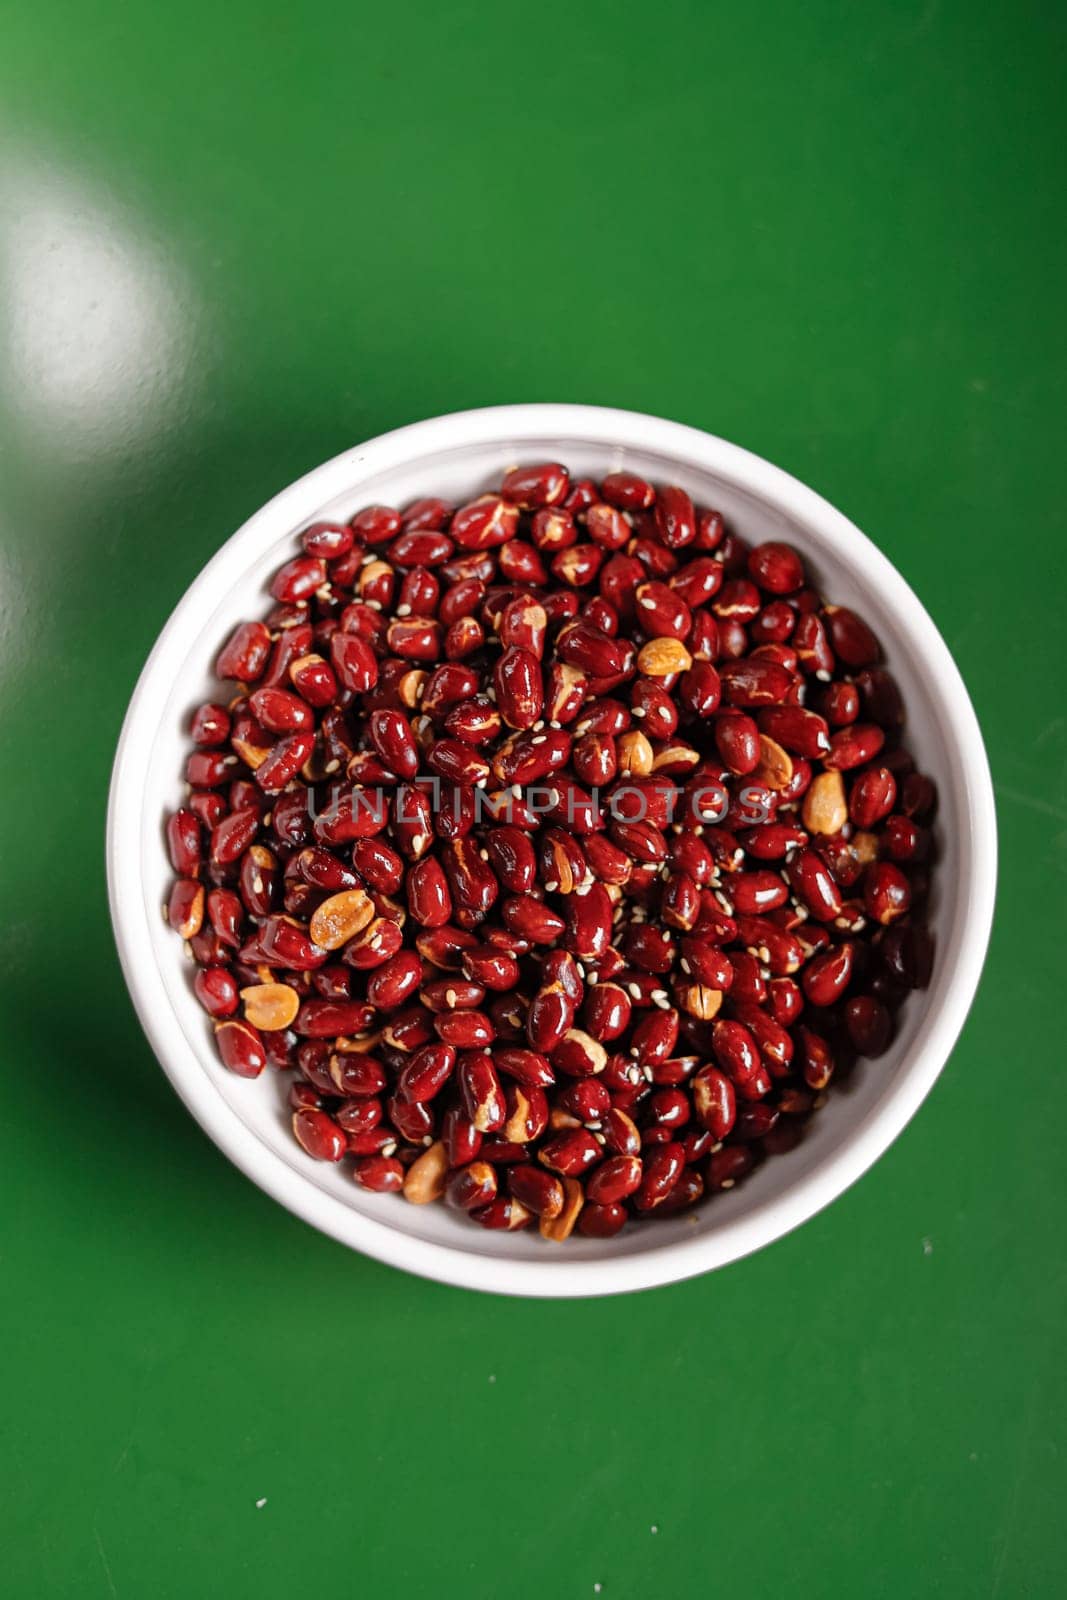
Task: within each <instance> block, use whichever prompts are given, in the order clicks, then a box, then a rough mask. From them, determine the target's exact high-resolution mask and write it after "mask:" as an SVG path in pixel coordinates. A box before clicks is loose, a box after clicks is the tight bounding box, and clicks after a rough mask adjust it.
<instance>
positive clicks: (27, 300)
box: [0, 0, 1067, 1600]
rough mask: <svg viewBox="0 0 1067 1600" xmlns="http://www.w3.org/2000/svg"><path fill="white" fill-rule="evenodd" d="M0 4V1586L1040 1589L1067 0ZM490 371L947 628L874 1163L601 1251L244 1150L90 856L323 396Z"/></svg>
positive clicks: (1059, 1300) (1059, 773) (1054, 1114)
mask: <svg viewBox="0 0 1067 1600" xmlns="http://www.w3.org/2000/svg"><path fill="white" fill-rule="evenodd" d="M4 10H5V13H6V14H5V16H4V17H3V28H2V32H3V49H2V52H0V204H2V206H3V240H2V244H0V340H2V349H0V355H2V372H0V385H2V394H0V439H2V445H0V449H2V454H0V529H2V543H0V569H2V570H0V585H2V589H0V606H2V609H0V674H2V702H0V715H2V719H3V726H2V745H0V748H2V750H3V757H4V763H3V778H2V781H0V812H2V815H0V827H2V835H0V837H2V840H3V852H2V856H0V902H2V906H3V915H2V929H0V940H2V948H0V955H2V961H0V970H2V972H3V980H4V990H5V1004H4V1014H3V1025H2V1029H0V1040H2V1046H0V1049H2V1059H3V1066H4V1088H3V1100H2V1105H3V1109H2V1113H0V1123H2V1126H3V1130H4V1141H3V1143H4V1149H3V1154H2V1158H0V1160H2V1166H0V1171H2V1178H0V1185H2V1199H3V1204H2V1208H0V1274H2V1278H0V1282H2V1305H0V1341H2V1348H3V1350H4V1352H5V1362H4V1369H5V1371H4V1377H5V1382H4V1393H3V1406H2V1429H3V1435H2V1441H0V1451H2V1454H0V1462H2V1465H0V1548H2V1557H0V1562H2V1567H0V1571H2V1576H0V1591H2V1592H3V1593H4V1595H5V1596H8V1595H10V1596H12V1597H17V1600H22V1597H39V1596H49V1597H50V1596H58V1595H64V1596H65V1595H72V1596H73V1595H77V1596H79V1597H81V1596H89V1595H101V1596H104V1597H108V1596H121V1597H123V1600H125V1597H127V1596H138V1597H139V1596H152V1597H153V1600H155V1597H158V1600H167V1597H171V1596H181V1597H185V1596H190V1595H223V1594H226V1595H234V1596H246V1595H247V1596H255V1597H257V1600H269V1597H273V1596H283V1595H284V1596H292V1595H298V1594H299V1595H311V1594H316V1595H317V1594H322V1595H331V1594H352V1595H359V1596H367V1597H371V1600H377V1597H379V1596H382V1597H386V1596H392V1595H394V1594H402V1593H404V1594H431V1595H433V1594H438V1595H439V1594H444V1595H449V1596H451V1595H465V1596H478V1597H481V1596H497V1595H510V1596H513V1597H514V1600H527V1597H530V1600H533V1597H538V1600H540V1597H542V1596H545V1595H550V1596H578V1597H582V1596H589V1595H592V1594H594V1592H595V1589H594V1586H595V1585H596V1584H601V1585H602V1589H601V1593H602V1594H603V1596H604V1600H612V1597H613V1596H642V1597H644V1596H653V1597H660V1596H671V1597H676V1600H687V1597H689V1596H701V1597H704V1596H717V1595H723V1596H730V1597H736V1596H743V1597H748V1596H756V1597H761V1600H762V1597H764V1596H766V1597H775V1600H779V1597H785V1596H805V1597H806V1596H821V1595H827V1596H835V1597H836V1596H848V1597H852V1596H856V1595H864V1596H867V1595H871V1596H883V1595H884V1596H894V1597H896V1596H901V1595H904V1596H909V1595H922V1596H925V1595H945V1596H967V1597H970V1596H979V1595H981V1596H993V1597H1003V1596H1023V1595H1027V1596H1029V1595H1040V1596H1045V1595H1053V1594H1056V1593H1060V1592H1062V1588H1061V1584H1062V1576H1063V1575H1062V1566H1063V1558H1064V1555H1065V1546H1067V1539H1065V1531H1064V1530H1065V1527H1067V1517H1065V1516H1064V1514H1063V1508H1062V1499H1063V1494H1064V1490H1065V1488H1067V1483H1065V1475H1064V1470H1063V1448H1064V1447H1063V1443H1062V1415H1063V1402H1064V1388H1065V1384H1064V1362H1063V1359H1062V1354H1061V1347H1062V1324H1063V1317H1064V1311H1065V1303H1064V1301H1065V1296H1064V1288H1065V1273H1064V1261H1063V1244H1062V1241H1063V1225H1064V1220H1065V1183H1064V1161H1063V1155H1062V1130H1063V1126H1064V1115H1065V1112H1067V1091H1065V1079H1064V1073H1063V1065H1064V1062H1063V1054H1064V1052H1063V1021H1062V1016H1063V1013H1062V992H1063V984H1062V975H1061V970H1060V964H1061V960H1062V950H1063V915H1062V913H1063V893H1062V890H1063V874H1064V866H1065V863H1067V852H1065V848H1064V845H1065V839H1067V782H1065V759H1064V757H1065V748H1067V736H1065V728H1067V723H1065V719H1064V712H1063V703H1062V698H1061V693H1062V691H1061V685H1062V658H1061V660H1060V665H1059V670H1058V671H1054V670H1053V662H1052V659H1051V658H1052V656H1053V655H1054V654H1055V653H1056V652H1057V651H1058V650H1061V649H1062V640H1063V607H1064V601H1065V598H1067V596H1065V584H1064V556H1063V535H1064V526H1063V523H1064V519H1063V500H1064V493H1063V484H1062V455H1063V443H1062V440H1063V416H1064V408H1063V374H1064V371H1065V357H1067V351H1065V348H1064V344H1065V341H1064V320H1063V317H1062V314H1061V300H1062V286H1063V283H1064V281H1065V275H1067V261H1065V248H1064V246H1065V242H1067V230H1065V223H1064V207H1063V193H1064V150H1065V149H1067V140H1065V137H1064V136H1065V131H1067V130H1065V126H1064V123H1065V117H1064V111H1063V104H1064V84H1063V64H1064V49H1063V45H1064V40H1063V33H1064V22H1063V12H1062V10H1061V8H1059V7H1057V6H1054V5H1052V4H1047V5H1039V4H1021V5H1018V4H1009V3H1008V0H999V3H995V4H986V5H983V6H979V7H975V6H973V5H970V4H965V3H963V0H942V3H939V0H907V3H903V4H895V5H890V4H875V5H856V4H846V3H844V0H836V3H835V0H807V3H805V4H804V5H794V4H787V3H783V0H773V3H766V0H765V3H764V4H762V5H759V6H748V7H744V8H734V7H731V6H728V5H726V4H723V3H721V0H716V3H714V4H706V3H701V0H689V3H686V0H658V3H657V4H655V5H648V6H642V5H639V4H634V3H625V0H614V3H608V0H585V3H575V0H568V3H566V4H564V3H562V0H545V3H541V4H539V5H537V6H533V5H529V4H526V5H519V4H514V3H500V4H496V5H477V4H472V3H469V0H468V3H464V0H453V3H450V4H444V3H434V0H422V3H417V4H412V3H406V0H394V3H392V4H389V5H385V6H369V5H366V4H363V3H359V4H355V5H353V4H334V5H320V6H317V7H310V8H299V7H296V6H293V5H290V4H287V5H278V4H274V5H262V4H260V5H252V4H249V3H248V0H228V3H226V4H219V3H217V0H216V3H212V4H210V5H208V4H204V3H202V0H188V3H186V4H185V5H184V6H182V7H180V8H179V7H155V8H135V7H131V6H127V5H120V4H118V3H116V0H103V3H92V4H87V3H86V0H67V3H57V0H34V3H33V4H31V5H26V6H20V7H18V9H17V10H15V9H14V8H13V7H12V6H11V5H10V4H9V5H8V6H7V7H5V8H4ZM520 400H580V401H592V402H603V403H607V404H612V405H619V406H626V407H633V408H635V409H640V410H646V411H650V412H657V413H660V414H663V415H666V416H669V417H674V418H678V419H680V420H683V421H685V422H688V423H692V424H695V425H697V426H700V427H705V428H708V429H710V430H712V431H714V432H717V433H721V434H723V435H725V436H726V437H728V438H731V439H734V440H736V441H738V442H739V443H742V444H744V445H747V446H749V447H751V448H753V449H754V450H756V451H758V452H760V453H761V454H763V455H766V456H768V457H770V458H771V459H772V460H774V461H776V462H778V463H780V464H781V465H783V466H784V467H786V468H788V469H789V470H790V471H792V472H794V473H796V474H797V475H798V476H799V477H800V478H802V479H804V480H805V481H807V482H809V483H811V484H812V485H814V486H815V487H816V488H817V489H819V490H820V491H821V492H822V493H823V494H825V495H826V496H828V497H829V499H830V500H832V501H833V502H834V503H836V504H838V505H840V506H841V507H842V508H843V509H844V510H845V511H847V512H848V513H849V514H850V515H851V516H853V517H854V518H855V519H856V520H857V521H858V522H859V524H860V525H861V526H862V527H863V528H864V529H865V530H866V531H867V532H869V533H870V534H871V535H872V537H873V538H874V539H875V540H876V541H877V542H878V544H879V545H880V546H881V547H882V549H883V550H885V551H886V552H887V554H888V555H889V556H890V557H891V558H892V560H893V561H895V562H896V564H897V565H898V566H899V567H900V568H901V570H902V571H903V572H904V574H905V575H906V577H907V578H908V579H909V580H910V581H911V583H912V584H913V585H914V586H915V588H916V589H917V590H918V592H919V594H920V595H921V596H922V598H923V599H924V601H925V602H926V603H927V605H928V606H929V608H930V610H931V611H932V613H933V615H934V617H935V619H936V620H937V622H938V623H939V625H940V626H941V628H942V630H943V631H944V634H945V636H946V638H947V639H948V642H949V644H950V646H951V648H952V650H953V651H954V653H955V655H956V657H957V659H958V661H959V663H960V666H961V668H962V670H963V673H964V676H965V678H966V680H967V682H968V684H969V686H970V688H971V691H972V693H973V696H974V699H975V703H976V706H977V709H978V712H979V716H980V717H981V720H982V723H983V726H984V729H985V732H986V736H987V739H988V744H989V751H990V756H991V760H992V764H993V769H994V773H995V775H996V780H997V796H998V804H999V809H1000V825H1001V846H1002V851H1003V867H1002V879H1001V889H1000V898H999V912H998V921H997V927H996V931H995V935H994V939H993V946H992V952H991V955H990V959H989V963H988V967H987V970H986V974H985V979H984V982H983V985H982V989H981V992H980V994H979V998H978V1001H977V1003H976V1005H975V1008H974V1011H973V1013H972V1015H971V1018H970V1021H969V1023H968V1026H967V1028H966V1031H965V1033H964V1036H963V1038H962V1040H961V1043H960V1045H959V1047H958V1048H957V1050H956V1051H955V1053H954V1055H953V1057H952V1060H951V1062H950V1063H949V1065H948V1067H947V1069H946V1071H945V1074H944V1076H943V1078H942V1080H941V1081H940V1083H939V1084H938V1087H937V1089H936V1091H935V1092H934V1094H933V1095H932V1096H931V1098H930V1100H929V1102H928V1104H927V1105H926V1107H925V1108H924V1110H923V1111H922V1113H921V1115H920V1116H919V1117H918V1118H917V1120H916V1122H915V1123H914V1125H913V1126H912V1127H911V1128H909V1129H908V1131H907V1132H906V1134H905V1135H904V1136H903V1137H902V1138H901V1139H900V1140H899V1141H898V1143H897V1145H896V1146H895V1148H894V1149H893V1150H892V1151H890V1153H889V1154H888V1155H886V1156H885V1157H884V1159H883V1160H882V1161H881V1162H880V1163H879V1164H878V1166H877V1168H876V1170H874V1171H873V1172H872V1173H870V1174H869V1176H868V1177H866V1178H865V1179H864V1180H863V1182H862V1183H861V1184H860V1185H859V1186H858V1187H857V1188H856V1189H854V1190H853V1191H852V1192H850V1193H849V1194H848V1195H846V1196H845V1197H844V1198H843V1199H841V1200H840V1201H839V1202H838V1203H837V1204H836V1205H835V1206H833V1207H832V1208H831V1210H830V1211H829V1212H827V1213H825V1214H823V1215H822V1216H820V1217H818V1218H816V1219H815V1220H814V1221H813V1222H810V1223H809V1224H808V1225H807V1226H806V1227H804V1228H803V1229H802V1230H801V1231H800V1232H798V1233H796V1234H794V1235H793V1236H792V1237H790V1238H787V1239H785V1240H784V1241H782V1242H780V1243H779V1244H777V1245H775V1246H774V1247H773V1248H771V1249H769V1250H767V1251H765V1252H764V1253H762V1254H761V1255H759V1256H757V1257H755V1258H753V1259H750V1260H747V1261H745V1262H742V1263H740V1264H738V1265H736V1266H733V1267H731V1268H729V1269H728V1270H726V1271H723V1272H720V1273H718V1274H715V1275H712V1276H710V1277H707V1278H705V1279H703V1280H698V1281H694V1282H690V1283H685V1284H681V1285H679V1286H677V1287H673V1288H668V1289H661V1290H657V1291H654V1292H651V1293H647V1294H643V1295H640V1296H635V1297H629V1298H624V1299H616V1300H609V1301H601V1302H591V1303H584V1304H583V1303H561V1304H551V1303H545V1304H537V1303H523V1302H518V1301H506V1300H500V1299H495V1298H489V1297H484V1296H475V1295H472V1294H468V1293H463V1292H460V1291H458V1290H453V1289H448V1288H442V1287H438V1286H436V1285H433V1284H429V1283H424V1282H421V1281H418V1280H416V1279H414V1278H411V1277H406V1276H403V1275H401V1274H400V1273H398V1272H394V1271H392V1270H389V1269H388V1268H386V1267H383V1266H379V1265H377V1264H375V1263H374V1262H371V1261H368V1260H363V1259H361V1258H360V1257H358V1256H355V1255H352V1254H350V1253H348V1252H346V1251H345V1250H343V1249H342V1248H341V1247H340V1246H338V1245H336V1244H334V1243H332V1242H330V1241H329V1240H327V1239H325V1238H322V1237H320V1236H319V1235H317V1234H315V1233H314V1232H312V1231H311V1230H310V1229H309V1228H307V1227H306V1226H304V1225H303V1224H301V1223H300V1222H298V1221H296V1220H295V1219H294V1218H291V1217H290V1216H288V1215H287V1214H286V1213H285V1212H284V1211H282V1210H281V1209H280V1208H279V1207H278V1206H276V1205H275V1204H274V1203H273V1202H271V1201H270V1200H268V1199H267V1198H266V1197H265V1196H264V1195H262V1194H260V1193H259V1192H258V1191H257V1190H256V1189H255V1188H254V1187H253V1186H252V1185H251V1184H249V1183H248V1182H247V1181H246V1180H245V1179H244V1178H242V1177H241V1176H240V1175H239V1174H238V1173H237V1172H236V1170H234V1169H233V1168H231V1167H230V1166H229V1165H228V1164H227V1163H226V1161H225V1160H224V1159H223V1158H222V1156H221V1155H219V1154H218V1153H217V1152H216V1150H215V1149H214V1147H213V1146H212V1145H211V1144H210V1143H209V1142H208V1140H207V1139H206V1138H205V1137H204V1136H203V1135H202V1134H201V1133H200V1132H199V1130H198V1129H197V1128H196V1126H195V1125H194V1124H193V1122H192V1121H191V1119H190V1118H189V1117H188V1116H187V1115H186V1113H185V1112H184V1110H183V1109H182V1108H181V1107H180V1105H179V1103H178V1101H177V1100H176V1098H175V1097H174V1095H173V1094H172V1093H171V1091H170V1089H169V1087H168V1086H167V1084H166V1082H165V1080H164V1078H163V1075H162V1073H161V1072H160V1071H159V1069H158V1068H157V1066H156V1064H155V1062H154V1060H153V1058H152V1056H151V1054H150V1052H149V1050H148V1048H147V1046H146V1045H145V1043H144V1041H143V1039H142V1037H141V1034H140V1032H139V1030H138V1027H137V1025H136V1023H135V1020H134V1017H133V1013H132V1010H131V1007H130V1005H129V1003H128V1000H127V997H126V993H125V990H124V988H123V984H122V980H121V977H120V975H119V970H118V966H117V963H116V960H115V958H114V955H113V951H112V946H111V940H110V934H109V929H108V920H107V909H106V902H105V891H104V881H103V861H102V838H103V825H104V808H105V794H106V784H107V779H108V773H109V767H110V762H111V758H112V753H113V750H114V745H115V740H116V737H117V734H118V729H119V725H120V721H121V717H122V714H123V710H124V707H125V703H126V701H127V699H128V696H129V694H130V691H131V689H132V687H133V683H134V680H135V677H136V674H137V672H138V670H139V668H140V666H141V663H142V661H143V659H144V657H145V654H146V653H147V650H148V648H149V646H150V644H151V642H152V640H153V638H154V636H155V634H156V632H157V630H158V629H159V627H160V625H161V624H162V622H163V620H164V618H165V617H166V616H167V614H168V612H169V611H170V609H171V607H172V606H173V605H174V603H175V602H176V600H177V599H178V597H179V596H180V594H181V593H182V591H183V589H184V588H185V586H186V584H187V583H188V582H189V581H190V580H191V579H192V577H193V576H194V574H195V573H196V572H197V570H198V569H199V567H200V566H201V564H202V563H203V562H204V561H205V560H206V558H207V557H208V556H209V555H210V554H211V553H212V551H214V550H215V549H216V548H217V546H218V545H219V544H220V543H221V542H222V541H223V540H224V539H225V538H226V537H227V535H228V534H229V533H230V532H231V531H232V530H233V529H234V527H236V526H237V525H238V523H239V522H241V521H242V520H243V519H244V517H245V516H246V515H248V514H249V513H250V512H251V511H252V510H253V509H254V508H255V507H256V506H258V505H259V504H260V503H261V502H262V501H264V500H265V499H266V498H268V497H269V496H270V495H271V494H272V493H274V491H275V490H277V489H278V488H280V487H281V486H283V485H284V484H286V483H287V482H289V481H290V480H291V479H292V478H294V477H296V476H297V475H298V474H300V473H302V472H304V471H306V470H307V469H308V468H310V467H311V466H313V465H315V464H316V463H318V462H319V461H321V460H324V459H325V458H326V457H328V456H330V455H332V454H334V453H335V452H336V451H338V450H340V449H342V448H344V447H346V446H348V445H349V444H352V443H354V442H355V441H358V440H359V439H361V438H365V437H367V436H369V435H372V434H376V433H379V432H381V431H382V430H384V429H387V428H390V427H393V426H395V425H397V424H401V423H404V422H408V421H411V420H414V419H417V418H420V417H424V416H430V415H433V414H434V413H438V412H443V411H451V410H455V409H459V408H462V407H466V406H474V405H482V404H491V403H495V402H505V401H520ZM264 1497H265V1498H266V1504H265V1505H264V1506H263V1507H262V1508H261V1509H257V1508H256V1502H257V1500H259V1499H262V1498H264ZM655 1530H658V1531H655Z"/></svg>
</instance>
